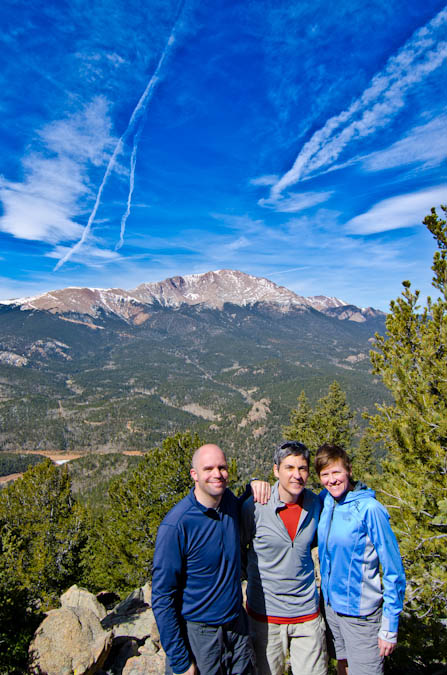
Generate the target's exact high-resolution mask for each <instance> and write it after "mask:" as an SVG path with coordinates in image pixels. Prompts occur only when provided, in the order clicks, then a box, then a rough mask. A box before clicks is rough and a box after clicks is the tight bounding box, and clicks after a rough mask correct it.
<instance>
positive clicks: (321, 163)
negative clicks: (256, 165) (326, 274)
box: [271, 9, 447, 199]
mask: <svg viewBox="0 0 447 675" xmlns="http://www.w3.org/2000/svg"><path fill="white" fill-rule="evenodd" d="M446 23H447V9H443V10H442V11H441V12H439V14H437V15H436V16H435V17H434V18H433V19H432V20H431V21H430V22H429V23H428V24H427V25H426V26H423V27H422V28H419V29H418V30H417V31H416V32H415V33H414V34H413V36H412V37H411V38H410V39H409V40H408V41H407V42H406V43H405V45H404V46H403V47H402V49H401V50H400V51H399V52H398V53H397V54H396V56H393V57H391V58H390V59H389V60H388V63H387V64H386V66H385V68H384V70H383V71H382V72H380V73H378V74H377V75H375V76H374V77H373V79H372V81H371V84H370V85H369V87H368V88H367V89H365V91H364V92H363V94H362V95H361V96H360V97H359V98H358V99H357V100H356V101H354V102H353V104H352V105H351V106H350V107H349V108H348V109H347V110H344V111H343V112H341V113H340V114H339V115H336V116H334V117H331V118H330V119H329V120H328V121H327V122H326V124H325V125H324V126H323V127H321V129H319V130H318V131H316V132H315V133H314V134H313V136H312V137H311V139H310V140H309V141H308V142H307V143H306V144H305V145H304V146H303V148H302V149H301V151H300V153H299V154H298V156H297V158H296V160H295V162H294V164H293V166H292V168H291V169H290V170H289V171H287V172H286V173H285V174H284V175H283V176H282V177H281V178H280V179H279V181H277V182H276V183H275V185H273V187H272V189H271V198H272V199H278V198H279V197H280V196H281V192H282V191H283V190H285V189H286V188H287V187H289V186H290V185H294V184H295V183H298V182H299V181H300V180H301V179H302V178H307V177H308V176H309V175H310V174H311V173H313V172H314V171H316V170H317V169H320V168H321V167H326V166H330V164H331V163H332V162H334V161H335V160H336V159H337V158H338V157H339V155H340V153H341V152H342V151H343V149H344V148H345V146H346V145H347V144H348V143H349V142H350V141H351V140H354V139H356V138H362V137H365V136H367V135H369V134H371V133H374V132H375V131H376V130H377V129H380V128H382V127H384V126H386V124H388V123H389V122H390V120H391V119H392V118H393V117H394V116H395V115H396V114H397V113H398V111H399V110H400V109H401V108H402V107H403V106H404V104H405V101H404V98H405V94H406V92H407V90H408V89H410V87H411V86H412V85H414V84H416V83H417V82H420V81H421V80H422V79H423V78H424V77H425V76H426V75H428V74H429V73H431V72H433V71H434V70H435V69H436V68H438V67H439V66H440V65H442V63H443V62H444V61H445V60H446V59H447V42H440V41H439V38H438V31H439V28H441V27H443V26H444V25H445V24H446Z"/></svg>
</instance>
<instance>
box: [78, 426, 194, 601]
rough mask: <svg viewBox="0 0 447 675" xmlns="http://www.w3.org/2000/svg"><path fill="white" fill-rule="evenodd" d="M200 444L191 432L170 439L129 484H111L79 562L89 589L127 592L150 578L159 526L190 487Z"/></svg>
mask: <svg viewBox="0 0 447 675" xmlns="http://www.w3.org/2000/svg"><path fill="white" fill-rule="evenodd" d="M201 445H202V441H201V440H200V439H199V438H198V436H197V435H194V436H193V435H192V434H191V433H184V434H181V433H178V434H176V435H175V436H174V437H168V438H166V439H165V440H164V441H163V443H162V445H161V447H156V448H154V449H152V450H150V451H149V452H148V453H147V454H146V455H145V457H144V459H143V461H142V462H140V463H139V464H138V466H137V468H136V469H135V470H133V471H132V472H131V473H130V474H129V476H128V478H127V480H123V477H122V476H120V477H119V478H117V479H116V480H114V481H112V483H111V484H110V487H109V503H108V506H107V508H106V509H105V511H104V513H103V515H101V516H100V517H99V518H98V519H95V518H94V517H93V516H92V517H91V521H90V528H89V530H90V535H89V541H88V544H87V547H86V548H85V551H84V563H83V565H84V570H85V572H84V581H85V583H86V584H87V585H88V586H89V587H91V588H93V589H96V590H99V589H101V588H110V589H112V590H114V591H118V592H128V591H130V590H132V589H134V588H135V587H137V586H140V585H142V584H144V583H145V582H146V581H147V580H148V579H149V578H150V574H151V564H152V558H153V554H154V547H155V539H156V536H157V530H158V526H159V525H160V523H161V521H162V520H163V518H164V516H165V515H166V514H167V512H168V511H169V510H170V509H171V508H172V507H173V506H174V505H175V504H176V503H177V502H178V501H179V500H180V499H181V498H182V497H184V496H185V495H186V494H187V493H188V491H189V489H190V488H191V486H192V481H191V476H190V473H189V471H190V468H191V457H192V454H193V452H194V450H196V449H197V448H199V447H200V446H201Z"/></svg>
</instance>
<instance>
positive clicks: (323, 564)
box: [318, 482, 405, 641]
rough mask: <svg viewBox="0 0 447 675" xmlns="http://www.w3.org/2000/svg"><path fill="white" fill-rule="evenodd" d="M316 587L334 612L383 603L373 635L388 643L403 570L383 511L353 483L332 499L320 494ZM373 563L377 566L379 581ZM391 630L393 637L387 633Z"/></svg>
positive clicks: (355, 612)
mask: <svg viewBox="0 0 447 675" xmlns="http://www.w3.org/2000/svg"><path fill="white" fill-rule="evenodd" d="M320 498H321V499H323V500H324V507H323V511H322V514H321V518H320V522H319V525H318V553H319V558H320V573H321V590H322V593H323V595H324V599H325V601H326V602H327V603H329V604H330V605H331V607H332V609H333V610H334V611H335V612H339V613H340V614H346V615H348V616H368V615H369V614H372V613H373V612H374V611H375V610H376V609H377V608H378V607H379V606H380V605H381V604H382V601H383V613H382V626H381V630H380V633H379V637H383V639H385V640H387V639H389V640H391V641H394V640H393V638H394V639H395V636H396V634H397V628H398V624H399V614H400V612H401V611H402V607H403V601H404V593H405V572H404V568H403V565H402V560H401V557H400V553H399V547H398V545H397V541H396V537H395V536H394V534H393V532H392V530H391V526H390V522H389V520H390V519H389V515H388V512H387V510H386V509H385V507H384V506H382V504H381V503H380V502H378V501H377V499H376V498H375V492H374V490H370V489H369V488H367V487H366V486H365V485H364V484H363V483H360V482H358V483H357V484H356V486H355V489H354V490H351V491H349V492H347V493H346V494H345V495H344V497H342V498H341V499H340V500H339V501H336V500H335V499H334V498H333V497H332V496H331V495H330V494H329V493H328V492H327V491H326V490H323V492H322V493H320ZM379 564H380V565H381V566H382V582H381V579H380V570H379ZM393 634H394V635H393Z"/></svg>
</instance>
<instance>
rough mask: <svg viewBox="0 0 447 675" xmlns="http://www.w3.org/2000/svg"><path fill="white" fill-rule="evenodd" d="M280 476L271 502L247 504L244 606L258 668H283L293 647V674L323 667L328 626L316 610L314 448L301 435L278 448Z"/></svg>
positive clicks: (317, 673)
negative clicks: (308, 484)
mask: <svg viewBox="0 0 447 675" xmlns="http://www.w3.org/2000/svg"><path fill="white" fill-rule="evenodd" d="M273 471H274V473H275V476H276V478H277V479H278V481H277V482H276V484H275V485H274V487H273V489H272V496H271V498H270V501H269V502H268V503H267V504H258V503H255V502H254V501H253V498H250V499H248V500H247V501H246V502H245V503H244V505H243V508H242V522H241V544H242V557H243V560H244V558H245V559H246V572H247V578H248V585H247V612H248V615H249V620H250V629H251V634H252V637H253V640H254V644H255V650H256V665H257V671H258V673H259V675H281V673H283V672H284V662H285V658H286V655H287V652H288V651H289V652H290V660H291V666H292V673H294V675H326V673H327V654H326V640H325V626H324V621H323V619H322V617H321V616H320V612H319V597H318V589H317V587H316V583H315V571H314V564H313V560H312V556H311V548H312V545H313V544H314V543H315V537H316V530H317V526H318V518H319V515H320V510H321V505H320V500H319V498H318V497H317V496H316V495H314V494H313V492H311V491H310V490H307V489H306V488H305V485H306V482H307V479H308V477H309V451H308V449H307V448H306V446H305V445H303V444H302V443H298V442H297V441H287V442H285V443H283V444H282V445H281V446H280V447H279V448H278V449H277V450H276V452H275V456H274V465H273Z"/></svg>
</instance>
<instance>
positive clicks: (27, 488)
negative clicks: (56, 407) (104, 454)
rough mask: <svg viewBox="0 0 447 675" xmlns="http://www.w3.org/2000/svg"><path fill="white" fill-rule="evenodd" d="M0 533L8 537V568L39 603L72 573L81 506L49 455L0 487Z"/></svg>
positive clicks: (46, 602)
mask: <svg viewBox="0 0 447 675" xmlns="http://www.w3.org/2000/svg"><path fill="white" fill-rule="evenodd" d="M0 533H1V535H2V537H7V540H8V541H10V542H11V541H14V546H13V547H12V549H11V547H10V550H11V551H13V552H14V557H11V555H12V554H11V555H10V561H11V562H10V564H11V569H12V568H13V574H14V577H15V578H16V579H17V580H18V582H19V583H20V585H21V586H23V587H24V588H27V589H30V590H32V593H33V594H34V596H35V597H37V598H40V600H41V601H42V602H43V608H45V606H47V607H49V606H54V603H56V601H57V598H58V596H59V595H60V593H61V592H62V591H63V590H66V588H67V587H68V586H70V585H71V584H72V583H74V581H75V580H76V579H77V574H78V565H79V556H80V550H81V548H82V546H83V543H84V521H83V510H82V508H81V507H80V506H79V505H78V504H77V503H76V502H75V500H74V499H73V496H72V493H71V482H70V477H69V475H68V472H67V471H66V469H65V468H63V469H61V468H59V467H56V466H55V465H54V464H53V463H52V462H51V461H50V460H45V461H44V462H42V463H41V464H38V465H37V466H35V467H33V468H31V469H29V470H28V471H26V472H25V473H24V475H23V478H20V479H18V480H17V481H15V482H14V483H11V484H10V485H8V486H7V487H5V488H4V489H3V490H2V491H1V492H0Z"/></svg>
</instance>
